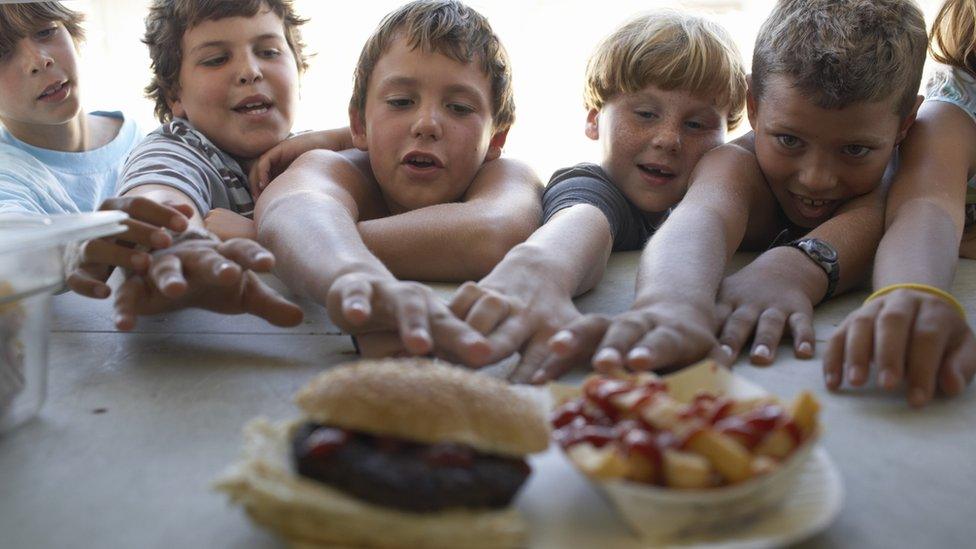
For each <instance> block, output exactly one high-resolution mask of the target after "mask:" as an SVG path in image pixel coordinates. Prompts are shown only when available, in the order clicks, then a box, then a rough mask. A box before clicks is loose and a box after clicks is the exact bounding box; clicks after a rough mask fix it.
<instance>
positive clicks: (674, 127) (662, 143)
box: [651, 121, 681, 153]
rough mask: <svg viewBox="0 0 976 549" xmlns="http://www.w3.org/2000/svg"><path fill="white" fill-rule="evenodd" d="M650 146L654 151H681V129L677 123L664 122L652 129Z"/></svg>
mask: <svg viewBox="0 0 976 549" xmlns="http://www.w3.org/2000/svg"><path fill="white" fill-rule="evenodd" d="M654 130H655V132H654V137H653V138H652V139H651V144H652V145H653V146H654V148H655V149H662V150H665V151H668V152H670V153H676V152H678V151H679V150H681V127H680V123H679V122H677V121H664V122H663V123H661V124H657V126H656V127H655V128H654Z"/></svg>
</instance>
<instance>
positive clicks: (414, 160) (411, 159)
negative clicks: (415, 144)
mask: <svg viewBox="0 0 976 549" xmlns="http://www.w3.org/2000/svg"><path fill="white" fill-rule="evenodd" d="M403 163H404V164H406V165H408V166H411V167H414V168H417V169H421V170H424V169H431V168H442V167H444V166H443V164H442V163H441V161H440V160H439V159H438V158H437V157H436V156H432V155H429V154H423V153H410V154H408V155H407V156H405V157H404V158H403Z"/></svg>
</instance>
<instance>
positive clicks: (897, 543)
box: [0, 254, 976, 549]
mask: <svg viewBox="0 0 976 549" xmlns="http://www.w3.org/2000/svg"><path fill="white" fill-rule="evenodd" d="M744 259H745V258H744V257H739V258H738V263H741V262H742V261H743V260H744ZM636 260H637V256H636V254H616V255H614V257H612V258H611V264H610V268H609V271H608V273H607V276H606V279H605V280H604V282H603V283H602V284H601V285H600V287H598V288H597V289H596V290H595V291H594V292H591V293H590V294H588V295H586V296H584V297H583V298H581V299H580V300H579V303H580V307H581V308H582V309H584V310H586V311H604V312H614V311H619V310H622V309H624V308H626V307H627V305H628V304H629V300H630V299H631V297H632V293H633V273H634V267H635V265H636ZM441 289H443V290H444V291H445V292H446V291H448V290H449V288H448V287H444V288H441ZM953 290H954V292H955V294H956V295H957V296H959V297H961V298H962V300H963V302H964V304H965V305H966V308H967V310H968V311H969V313H970V315H973V314H976V262H971V261H963V262H962V263H961V265H960V268H959V274H958V276H957V280H956V284H955V286H954V288H953ZM863 298H864V293H863V292H861V293H855V294H853V295H849V296H846V297H842V298H839V299H837V300H835V301H834V302H832V303H829V304H828V305H826V306H824V307H823V308H821V309H819V310H818V311H817V318H816V320H817V322H816V326H817V340H818V343H820V346H819V347H818V351H820V352H822V350H823V345H822V342H823V341H824V340H825V339H826V338H827V337H829V336H830V333H831V331H832V330H833V329H834V326H835V325H836V324H837V323H838V322H839V321H840V320H841V319H842V318H843V317H844V315H845V314H846V313H847V312H848V311H849V310H851V309H852V308H853V307H855V305H856V304H857V303H859V302H860V300H861V299H863ZM304 305H305V309H306V317H307V318H306V321H305V323H304V324H302V325H301V326H299V327H296V328H292V329H280V328H275V327H272V326H269V325H267V324H264V323H263V322H262V321H260V320H257V319H254V318H250V317H225V316H219V315H215V314H211V313H207V312H203V311H182V312H179V313H175V314H170V315H165V316H160V317H156V318H147V319H141V320H140V323H139V326H138V328H137V330H136V331H134V332H132V333H118V332H116V331H115V330H114V328H113V327H112V323H111V307H110V306H109V304H108V303H107V302H96V301H92V300H87V299H84V298H81V297H78V296H74V295H62V296H59V297H57V298H56V299H55V302H54V317H55V320H54V330H53V333H52V337H51V348H50V384H49V390H48V398H47V403H46V404H45V406H44V408H43V410H42V411H41V413H40V415H39V417H38V418H37V419H35V420H33V421H31V422H30V423H28V424H26V425H24V426H22V427H21V428H19V429H17V430H15V431H13V432H12V433H9V434H7V435H4V436H2V437H0V547H2V548H4V549H7V548H10V549H20V548H26V549H34V548H47V547H51V548H61V547H98V548H113V547H126V548H128V547H140V548H143V547H145V548H150V547H159V548H171V547H181V548H183V547H235V548H260V547H279V546H280V544H279V542H278V541H277V540H276V539H275V538H274V537H272V536H271V535H269V534H267V533H265V532H264V531H263V530H261V529H259V528H257V527H254V526H252V525H251V524H250V522H248V520H247V519H246V518H245V516H244V514H243V513H242V511H241V510H240V509H239V508H237V507H232V506H229V505H228V504H227V501H226V498H225V497H224V496H223V495H221V494H217V493H215V492H213V491H211V490H210V489H209V483H210V481H211V480H212V479H213V478H214V476H215V475H217V474H218V473H219V472H220V471H221V470H222V469H223V467H224V466H226V465H227V464H229V463H231V462H232V461H234V460H235V459H236V458H237V456H238V452H239V450H240V442H241V427H242V426H243V424H244V423H245V422H246V421H247V420H248V419H250V418H252V417H254V416H258V415H264V416H268V417H270V418H273V419H285V418H290V417H293V416H295V415H296V410H295V408H294V406H293V405H292V404H291V396H292V395H293V393H294V392H295V390H296V389H298V388H299V387H300V386H301V385H302V384H304V383H305V382H306V381H307V380H308V379H309V378H310V377H311V376H313V375H314V374H315V373H317V372H319V371H320V370H321V369H322V368H324V367H328V366H332V365H335V364H338V363H341V362H344V361H347V360H352V359H354V358H355V356H354V354H353V351H352V346H351V344H350V341H349V338H348V337H346V336H342V335H340V334H339V332H338V330H337V329H336V328H335V327H334V326H333V325H332V324H331V323H330V322H329V321H328V319H327V317H326V315H325V312H324V310H322V309H321V308H318V307H315V306H314V305H312V304H310V303H305V304H304ZM735 371H736V373H738V374H740V375H742V376H744V377H746V378H748V379H750V380H752V381H754V382H756V383H758V384H760V385H762V386H763V387H765V388H767V389H768V390H770V391H772V392H774V393H777V394H780V395H782V396H784V397H791V396H792V395H794V394H795V393H797V392H798V391H799V390H801V389H804V388H808V389H812V390H813V391H814V392H815V393H816V394H817V397H818V398H819V399H820V400H821V401H822V403H823V405H824V411H823V418H822V419H823V424H824V425H825V430H826V435H825V438H824V439H823V446H824V447H825V448H826V449H827V451H828V452H829V453H830V455H831V456H832V457H833V459H834V461H835V462H836V463H837V465H838V466H839V469H840V471H841V474H842V476H843V480H844V483H845V488H846V500H845V506H844V510H843V511H842V513H841V515H840V517H839V519H838V520H837V521H836V522H835V523H834V524H833V525H832V526H831V527H830V528H829V529H828V530H827V531H826V532H825V533H823V534H821V535H819V536H817V537H815V538H813V539H811V540H809V541H808V542H806V543H805V544H804V545H803V546H804V547H834V546H844V547H878V548H886V549H887V548H892V547H972V546H974V544H976V494H974V491H976V396H974V395H976V390H972V389H970V390H969V391H967V393H966V394H965V395H964V396H962V397H961V398H956V399H953V400H939V401H936V402H935V403H933V404H931V405H930V406H928V407H927V408H926V409H925V410H923V411H913V410H910V409H909V408H908V407H907V405H906V404H905V402H904V400H903V398H901V397H894V396H889V395H885V394H880V393H877V392H859V393H841V394H831V393H829V392H827V391H826V390H825V389H824V387H823V382H822V377H821V373H820V362H819V360H816V361H798V360H795V359H793V358H792V352H791V351H790V350H789V348H787V347H785V346H784V347H782V348H781V349H780V350H779V359H778V361H777V363H776V364H775V365H774V366H772V367H767V368H757V367H752V366H749V365H747V364H745V363H744V362H742V361H740V363H739V364H738V365H737V366H736V369H735ZM574 375H575V376H576V379H578V378H579V377H580V376H581V375H582V372H579V373H576V374H574ZM552 469H554V468H552V467H543V468H541V469H540V468H537V470H536V471H535V473H534V475H535V476H534V477H533V479H532V480H530V484H529V485H528V486H527V487H526V489H525V490H524V491H523V493H522V494H521V495H520V500H519V505H520V506H521V507H522V508H523V509H524V510H527V511H528V512H529V514H530V515H531V517H532V519H533V522H532V529H533V545H534V546H539V547H570V546H578V547H639V546H640V544H639V543H638V541H637V539H636V538H635V537H633V535H632V534H630V533H629V531H628V530H627V529H626V528H625V526H624V525H623V524H622V523H621V522H620V521H619V519H617V518H616V516H615V514H614V513H613V511H612V510H611V509H610V508H609V507H608V506H607V505H606V504H605V503H603V501H602V500H601V499H599V498H597V497H596V495H595V494H594V493H593V491H592V490H591V489H590V488H589V487H588V486H587V485H586V484H585V483H583V482H582V481H581V480H579V479H578V478H576V479H575V480H572V482H575V483H576V484H575V485H574V488H573V490H574V491H575V492H574V493H576V494H577V495H578V498H577V499H576V500H575V501H568V502H567V501H559V502H553V504H552V505H547V504H545V503H546V501H547V500H546V499H545V498H546V494H545V493H544V491H545V490H546V487H547V486H552V483H553V479H554V478H555V477H554V475H565V474H566V471H556V470H552Z"/></svg>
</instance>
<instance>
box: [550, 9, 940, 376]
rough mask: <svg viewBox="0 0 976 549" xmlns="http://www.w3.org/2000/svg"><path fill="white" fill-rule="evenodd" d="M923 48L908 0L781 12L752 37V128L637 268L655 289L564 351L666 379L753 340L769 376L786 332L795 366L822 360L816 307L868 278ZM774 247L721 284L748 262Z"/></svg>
mask: <svg viewBox="0 0 976 549" xmlns="http://www.w3.org/2000/svg"><path fill="white" fill-rule="evenodd" d="M925 50H926V33H925V24H924V21H923V18H922V14H921V12H920V11H919V9H918V8H917V6H915V4H914V3H912V2H911V1H910V0H857V1H853V2H832V1H828V0H784V1H781V2H779V3H778V4H777V6H776V7H775V9H774V10H773V12H772V13H771V14H770V16H769V18H768V19H767V20H766V22H765V23H764V24H763V26H762V28H761V29H760V32H759V36H758V38H757V40H756V47H755V52H754V55H753V70H752V75H751V81H750V87H749V94H748V101H747V107H748V114H749V122H750V124H751V125H752V128H753V131H752V132H751V133H749V134H747V135H745V136H743V137H741V138H739V139H737V140H736V141H734V142H732V143H730V144H728V145H725V146H722V147H719V148H718V149H716V150H714V151H712V152H710V153H708V154H707V155H705V157H704V158H702V161H701V162H700V163H699V164H698V167H697V168H696V170H695V174H694V175H693V176H692V182H691V186H690V188H689V191H688V194H687V196H686V197H685V198H684V200H683V201H682V202H681V204H680V205H679V206H678V207H677V208H676V209H675V211H674V212H673V213H672V215H671V216H670V217H669V219H668V221H667V222H666V223H665V224H664V226H663V227H662V228H661V229H660V230H659V231H658V232H657V234H656V235H655V237H654V238H653V239H652V240H651V243H650V244H649V246H648V248H647V250H646V251H645V253H644V257H642V259H641V267H640V273H639V274H638V278H639V280H646V281H648V283H647V284H646V285H641V286H640V287H641V291H640V292H639V293H638V296H637V299H636V301H635V304H634V306H633V308H632V310H631V311H629V312H627V313H624V314H622V315H620V316H619V317H617V318H616V319H614V321H613V322H612V324H611V325H610V326H609V328H608V329H607V325H606V322H605V321H603V320H601V319H598V318H588V319H585V320H583V321H580V322H578V323H577V324H575V325H574V326H572V327H571V329H570V330H569V331H567V332H565V333H561V334H557V336H556V339H555V340H554V341H553V344H554V347H555V348H556V350H557V352H558V353H560V354H562V355H567V354H570V353H571V352H574V351H578V350H579V349H580V348H587V347H589V348H592V346H593V345H596V347H597V352H596V354H595V355H594V357H593V362H594V365H595V366H597V367H598V368H601V369H604V370H608V369H615V368H620V367H622V366H625V365H626V366H628V367H630V368H635V369H648V368H660V367H668V366H678V365H683V364H687V363H690V362H693V361H695V360H697V359H699V358H700V357H702V356H704V355H706V354H708V353H710V352H714V353H715V356H717V357H719V358H723V359H726V360H730V359H732V358H734V356H735V355H737V354H738V351H739V348H740V347H741V346H742V345H743V343H744V342H745V341H746V339H748V337H749V335H750V334H751V333H752V332H753V331H755V337H754V343H753V347H752V351H751V355H752V359H753V360H754V361H755V362H758V363H769V362H771V361H772V360H773V351H774V349H775V348H776V346H777V344H778V342H779V339H780V337H781V336H782V333H783V331H784V329H785V328H786V327H787V326H788V327H789V329H790V331H791V332H792V335H793V341H794V350H795V353H796V355H797V356H798V357H806V358H809V357H811V356H813V351H814V349H813V343H814V337H813V326H812V309H813V304H816V303H819V302H820V301H823V300H824V299H827V298H829V297H830V296H831V295H832V294H833V293H835V292H837V291H843V290H845V289H848V288H850V287H852V286H853V285H854V284H856V283H858V282H859V281H860V280H861V279H862V278H863V277H864V275H865V274H866V272H867V270H868V269H869V268H870V263H871V259H872V258H873V256H874V251H875V249H876V248H877V245H878V241H879V239H880V237H881V232H882V225H883V217H884V211H883V193H884V188H883V187H882V185H881V183H882V177H883V175H884V174H885V171H886V168H887V166H888V164H889V161H890V160H891V158H892V155H893V153H894V151H895V147H896V146H897V144H898V143H899V142H900V141H901V140H902V139H903V138H904V137H905V134H906V132H907V131H908V128H909V127H910V126H911V124H912V122H913V121H914V119H915V112H916V110H917V108H918V105H919V103H920V100H921V98H920V97H919V96H918V88H919V83H920V80H921V73H922V65H923V64H924V61H925ZM767 248H768V251H766V252H765V253H763V254H762V255H760V256H759V257H758V258H757V259H756V260H755V261H754V262H753V263H751V264H750V265H748V266H747V267H745V268H744V269H742V270H741V271H739V272H738V273H736V274H734V275H732V276H730V277H729V278H727V279H725V281H724V282H723V281H722V275H723V271H724V269H725V265H726V262H727V261H728V259H729V257H730V256H731V254H732V253H734V252H735V251H736V250H737V249H759V250H763V249H767ZM720 282H721V288H720V287H719V284H720ZM716 293H718V300H719V305H718V311H716V310H715V309H716V305H715V300H716ZM716 316H717V317H718V318H719V319H720V320H723V321H724V322H721V324H724V327H723V328H722V330H721V333H720V336H719V338H718V339H716V337H715V335H714V334H715V318H716ZM719 345H721V346H722V347H724V349H722V348H720V347H719Z"/></svg>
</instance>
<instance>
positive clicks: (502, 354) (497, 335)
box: [488, 316, 532, 364]
mask: <svg viewBox="0 0 976 549" xmlns="http://www.w3.org/2000/svg"><path fill="white" fill-rule="evenodd" d="M530 337H532V329H531V328H530V327H529V326H528V325H527V324H526V321H525V318H524V317H522V316H514V317H510V318H508V319H506V320H505V321H504V322H502V323H501V324H500V325H499V326H498V328H497V329H496V330H495V331H494V332H492V333H491V335H489V336H488V346H489V347H490V348H491V355H490V356H489V359H488V360H489V364H490V363H492V362H498V361H499V360H502V359H504V358H506V357H508V356H511V355H512V353H515V352H517V351H518V350H519V349H521V348H522V345H523V344H524V343H525V341H526V340H527V339H529V338H530Z"/></svg>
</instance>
